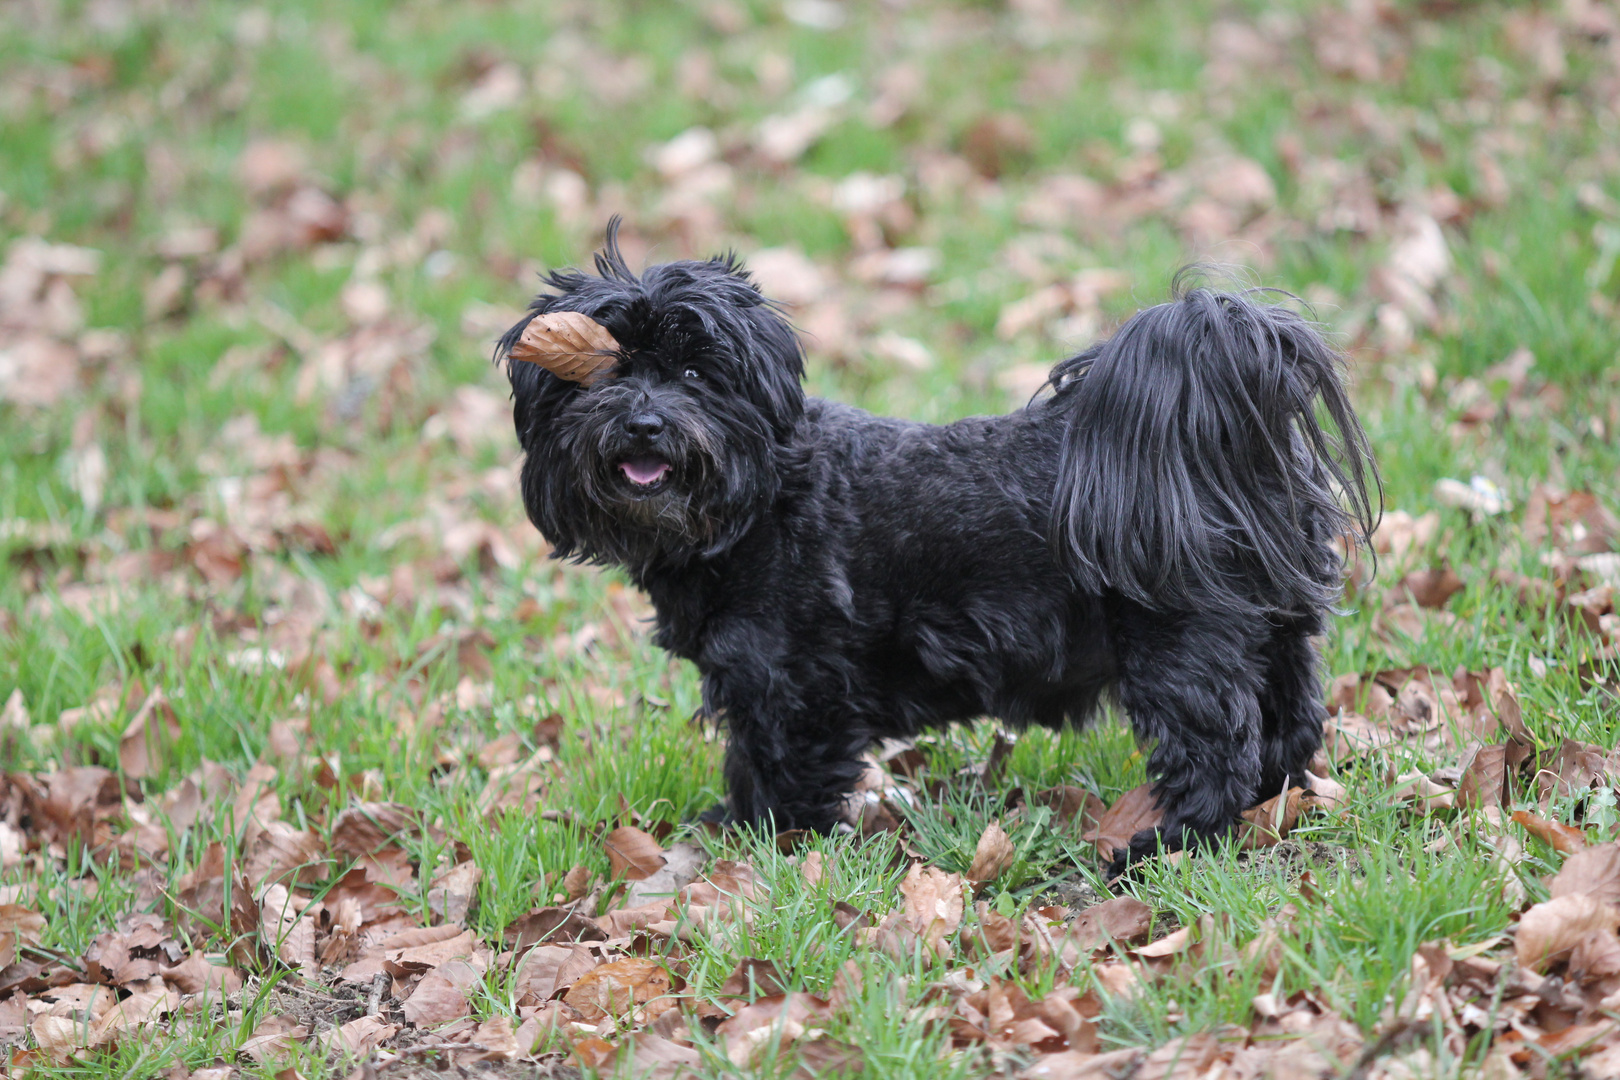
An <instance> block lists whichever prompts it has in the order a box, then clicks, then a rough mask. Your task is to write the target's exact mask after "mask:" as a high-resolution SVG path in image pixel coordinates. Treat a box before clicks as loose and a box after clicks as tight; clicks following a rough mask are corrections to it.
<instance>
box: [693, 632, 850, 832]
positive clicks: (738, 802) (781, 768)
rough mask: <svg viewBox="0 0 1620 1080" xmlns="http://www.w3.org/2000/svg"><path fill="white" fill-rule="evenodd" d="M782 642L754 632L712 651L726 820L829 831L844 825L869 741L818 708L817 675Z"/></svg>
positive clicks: (716, 644) (711, 707)
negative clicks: (722, 738) (794, 661)
mask: <svg viewBox="0 0 1620 1080" xmlns="http://www.w3.org/2000/svg"><path fill="white" fill-rule="evenodd" d="M780 640H781V639H778V638H777V636H776V635H775V634H773V633H772V632H771V631H770V630H769V629H766V628H761V627H757V626H752V625H749V626H745V627H734V628H728V632H726V633H723V634H714V635H712V636H711V640H710V647H709V648H708V649H706V650H705V654H706V655H705V657H704V663H703V664H702V667H703V669H704V672H703V696H704V702H705V708H706V709H707V710H708V711H709V713H710V714H711V715H713V716H716V717H717V718H720V719H721V720H722V721H723V722H724V723H725V726H726V735H727V741H726V760H725V778H726V790H727V804H728V805H727V811H728V812H727V814H726V818H727V819H728V820H730V821H732V822H735V823H738V824H750V825H752V824H760V825H774V827H775V828H777V829H812V830H815V831H817V832H827V831H830V830H831V829H833V828H834V827H835V826H837V825H838V823H839V822H841V821H842V820H843V819H844V807H845V801H846V798H847V796H848V794H849V792H850V791H851V790H852V789H853V787H854V785H855V781H856V779H857V778H858V777H859V776H860V773H861V762H860V753H861V751H862V750H864V749H865V747H866V743H867V738H866V737H865V735H864V734H863V733H862V732H860V731H858V730H856V729H855V728H854V727H853V726H851V725H849V724H847V723H840V722H839V721H838V720H837V719H836V715H835V716H834V717H833V718H828V717H827V715H826V711H824V710H819V709H817V708H816V707H815V704H814V702H815V701H816V700H817V699H818V698H819V697H820V696H821V695H819V694H817V693H815V690H814V686H813V685H812V684H813V673H812V672H807V671H803V670H795V668H794V666H793V665H791V664H790V663H788V662H787V661H786V660H785V658H786V657H787V655H788V653H787V651H786V649H785V648H783V649H781V650H778V649H776V648H774V647H773V645H775V644H776V643H778V642H779V641H780ZM781 643H782V644H783V645H784V646H785V645H786V642H785V641H781ZM834 712H836V711H835V710H834Z"/></svg>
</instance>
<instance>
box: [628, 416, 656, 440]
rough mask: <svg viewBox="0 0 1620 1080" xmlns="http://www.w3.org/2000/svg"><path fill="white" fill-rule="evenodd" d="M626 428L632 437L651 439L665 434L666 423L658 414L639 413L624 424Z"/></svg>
mask: <svg viewBox="0 0 1620 1080" xmlns="http://www.w3.org/2000/svg"><path fill="white" fill-rule="evenodd" d="M624 428H625V430H626V431H628V432H629V433H630V434H632V435H639V436H641V437H642V438H644V439H651V438H654V437H656V436H658V435H661V434H663V431H664V421H663V420H662V419H660V418H659V416H658V414H657V413H650V412H644V413H637V414H636V415H634V416H632V417H631V418H630V419H628V420H626V421H625V422H624Z"/></svg>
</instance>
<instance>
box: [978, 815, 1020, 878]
mask: <svg viewBox="0 0 1620 1080" xmlns="http://www.w3.org/2000/svg"><path fill="white" fill-rule="evenodd" d="M1016 855H1017V852H1016V851H1015V850H1014V849H1013V843H1012V839H1011V838H1010V837H1008V835H1007V831H1006V830H1005V829H1003V828H1002V827H1001V822H999V821H992V822H991V823H990V824H988V825H986V826H985V827H984V832H983V833H981V834H980V835H979V843H978V846H977V847H976V848H975V849H974V851H973V865H971V866H970V867H968V872H967V877H968V880H969V881H971V882H973V883H974V884H975V885H983V884H985V883H986V882H989V881H994V880H995V879H996V878H998V877H1000V876H1001V875H1002V874H1003V873H1004V872H1005V871H1006V869H1007V868H1008V867H1009V866H1011V865H1012V864H1013V859H1014V857H1015V856H1016Z"/></svg>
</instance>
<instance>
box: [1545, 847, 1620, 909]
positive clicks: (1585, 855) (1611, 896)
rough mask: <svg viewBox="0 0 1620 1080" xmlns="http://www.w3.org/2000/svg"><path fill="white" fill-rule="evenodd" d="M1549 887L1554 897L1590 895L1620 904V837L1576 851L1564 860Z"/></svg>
mask: <svg viewBox="0 0 1620 1080" xmlns="http://www.w3.org/2000/svg"><path fill="white" fill-rule="evenodd" d="M1548 891H1549V892H1550V893H1551V894H1552V895H1553V897H1554V898H1557V897H1560V896H1593V897H1596V898H1597V899H1599V900H1601V901H1603V902H1604V903H1606V904H1614V905H1616V906H1620V841H1610V842H1609V843H1607V844H1598V845H1597V846H1596V847H1589V848H1586V849H1585V850H1583V851H1577V852H1575V853H1574V854H1573V855H1571V856H1570V857H1569V858H1567V859H1565V860H1564V865H1563V866H1562V867H1560V868H1559V871H1558V873H1557V874H1555V875H1554V876H1553V879H1552V881H1551V882H1550V883H1549V885H1548Z"/></svg>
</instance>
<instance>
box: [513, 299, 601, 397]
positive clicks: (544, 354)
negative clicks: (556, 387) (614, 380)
mask: <svg viewBox="0 0 1620 1080" xmlns="http://www.w3.org/2000/svg"><path fill="white" fill-rule="evenodd" d="M618 354H619V343H618V342H617V341H615V340H614V339H613V335H612V334H610V333H608V331H607V327H605V326H603V325H602V324H601V323H599V322H597V321H596V320H595V319H593V318H591V317H590V316H589V315H584V314H581V313H580V312H577V311H550V312H546V313H545V314H542V315H536V316H535V317H534V318H532V319H530V320H529V325H527V326H525V327H524V328H523V334H522V336H520V337H519V338H518V340H517V342H516V343H515V344H513V346H512V350H511V352H510V353H509V355H510V356H511V358H512V359H513V360H523V361H526V362H528V363H531V364H538V365H539V366H541V367H543V368H545V369H546V370H547V371H549V372H551V373H552V374H553V375H555V376H557V377H558V378H559V379H567V380H568V381H569V382H577V383H581V384H583V385H585V386H592V385H594V384H595V383H597V382H600V381H601V380H602V379H604V378H606V377H607V375H608V374H609V373H610V372H611V371H612V370H613V366H614V364H616V363H617V362H618Z"/></svg>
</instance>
